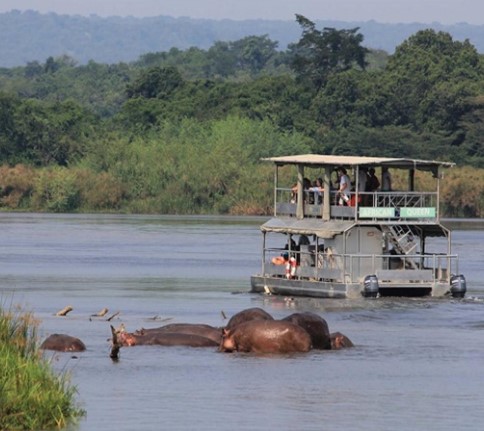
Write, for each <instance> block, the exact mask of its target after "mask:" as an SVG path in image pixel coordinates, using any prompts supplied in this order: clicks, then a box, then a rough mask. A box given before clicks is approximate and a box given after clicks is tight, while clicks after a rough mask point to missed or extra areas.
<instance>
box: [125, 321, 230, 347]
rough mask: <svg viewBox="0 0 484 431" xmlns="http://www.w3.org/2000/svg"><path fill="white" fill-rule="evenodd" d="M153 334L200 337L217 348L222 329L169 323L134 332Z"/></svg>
mask: <svg viewBox="0 0 484 431" xmlns="http://www.w3.org/2000/svg"><path fill="white" fill-rule="evenodd" d="M155 333H178V334H187V335H188V334H191V335H200V336H202V337H206V338H209V339H210V340H213V341H214V342H215V343H216V344H217V346H218V345H219V344H220V341H221V340H222V334H223V331H222V328H215V327H214V326H210V325H205V324H201V323H170V324H169V325H164V326H160V327H158V328H142V329H139V330H137V331H135V332H134V334H135V335H152V334H155Z"/></svg>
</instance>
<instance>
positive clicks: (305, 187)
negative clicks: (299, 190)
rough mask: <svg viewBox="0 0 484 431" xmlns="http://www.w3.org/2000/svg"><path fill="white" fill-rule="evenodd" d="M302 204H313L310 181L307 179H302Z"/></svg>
mask: <svg viewBox="0 0 484 431" xmlns="http://www.w3.org/2000/svg"><path fill="white" fill-rule="evenodd" d="M303 190H304V202H305V203H308V204H310V205H312V204H314V194H313V193H311V192H310V191H311V180H310V179H309V178H304V179H303Z"/></svg>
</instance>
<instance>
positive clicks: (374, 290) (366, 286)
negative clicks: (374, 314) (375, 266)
mask: <svg viewBox="0 0 484 431" xmlns="http://www.w3.org/2000/svg"><path fill="white" fill-rule="evenodd" d="M379 289H380V286H379V285H378V277H377V276H376V275H367V276H366V277H365V281H364V282H363V296H364V297H365V298H376V297H377V296H378V291H379Z"/></svg>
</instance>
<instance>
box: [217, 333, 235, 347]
mask: <svg viewBox="0 0 484 431" xmlns="http://www.w3.org/2000/svg"><path fill="white" fill-rule="evenodd" d="M234 350H237V343H236V342H235V338H234V336H233V335H232V331H231V330H227V329H224V332H223V335H222V341H221V342H220V347H219V351H220V352H233V351H234Z"/></svg>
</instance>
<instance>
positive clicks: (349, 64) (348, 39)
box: [289, 15, 368, 89]
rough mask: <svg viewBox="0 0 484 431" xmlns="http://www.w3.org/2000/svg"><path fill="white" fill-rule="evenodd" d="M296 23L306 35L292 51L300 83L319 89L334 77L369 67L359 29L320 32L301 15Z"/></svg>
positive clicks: (293, 63) (293, 45)
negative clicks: (310, 84)
mask: <svg viewBox="0 0 484 431" xmlns="http://www.w3.org/2000/svg"><path fill="white" fill-rule="evenodd" d="M296 21H297V22H298V24H299V25H300V26H301V27H302V29H303V33H302V36H301V39H299V41H298V42H297V43H296V44H292V45H291V46H290V48H289V49H290V50H291V52H292V55H293V60H292V68H293V70H294V72H295V73H296V75H297V78H298V79H299V80H300V81H303V82H310V83H312V85H313V86H314V87H315V88H316V89H319V88H321V87H323V86H324V85H325V84H326V82H327V80H328V78H329V76H330V75H331V74H333V73H337V72H341V71H345V70H348V69H350V68H353V67H355V66H358V67H360V68H362V69H364V68H365V67H366V61H365V56H366V54H367V52H368V50H367V49H366V48H364V47H363V46H361V43H362V42H363V35H362V34H361V33H358V30H359V28H358V27H356V28H353V29H350V30H336V29H334V28H324V29H323V30H322V31H320V30H317V29H316V25H315V23H314V22H312V21H310V20H309V19H307V18H305V17H304V16H302V15H296Z"/></svg>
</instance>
